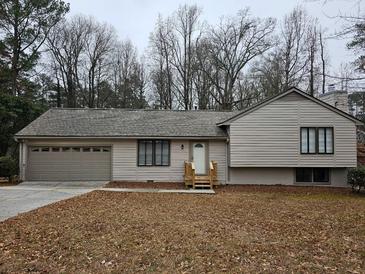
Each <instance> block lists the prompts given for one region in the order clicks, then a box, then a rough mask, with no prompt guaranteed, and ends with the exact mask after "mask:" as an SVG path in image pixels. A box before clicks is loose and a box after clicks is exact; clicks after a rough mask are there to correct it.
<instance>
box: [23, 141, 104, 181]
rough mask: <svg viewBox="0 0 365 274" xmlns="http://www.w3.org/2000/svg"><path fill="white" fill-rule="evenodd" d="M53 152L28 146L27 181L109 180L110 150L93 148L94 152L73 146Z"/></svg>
mask: <svg viewBox="0 0 365 274" xmlns="http://www.w3.org/2000/svg"><path fill="white" fill-rule="evenodd" d="M76 149H77V150H78V151H74V150H73V149H72V148H66V149H65V151H63V149H62V148H61V149H59V150H58V151H57V152H53V151H52V150H53V149H52V148H50V149H49V151H42V149H41V147H30V148H29V154H28V155H29V156H28V168H27V179H28V180H59V181H67V180H109V179H110V177H111V149H110V148H108V149H105V147H104V150H103V147H94V149H95V150H96V151H95V152H94V151H92V150H93V149H90V148H87V149H90V151H83V149H80V147H79V146H78V147H76ZM76 149H75V150H76Z"/></svg>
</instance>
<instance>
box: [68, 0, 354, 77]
mask: <svg viewBox="0 0 365 274" xmlns="http://www.w3.org/2000/svg"><path fill="white" fill-rule="evenodd" d="M70 2H71V3H70V4H71V15H74V14H80V13H81V14H86V15H92V16H94V17H95V18H96V19H97V20H99V21H102V22H107V23H109V24H111V25H113V26H114V27H115V29H116V30H117V32H118V35H119V37H120V38H121V39H125V38H129V39H130V40H132V42H133V43H134V44H135V45H136V46H137V47H138V50H139V52H140V53H143V52H144V50H145V48H146V47H147V46H148V40H149V34H150V32H151V31H152V30H153V28H154V24H155V22H156V19H157V16H158V14H159V13H160V14H162V15H163V16H168V15H170V14H171V13H172V12H173V11H175V10H176V9H177V8H178V7H179V5H181V4H184V3H188V4H197V5H198V6H199V7H201V8H202V9H203V14H202V19H203V20H205V21H207V22H208V23H210V24H215V23H217V22H218V21H219V18H220V17H221V16H222V15H234V14H235V13H236V12H237V11H238V10H239V9H242V8H245V7H249V8H250V10H251V13H252V15H254V16H258V17H269V16H271V17H275V18H278V19H279V20H280V19H281V18H282V17H283V15H284V14H287V13H288V12H290V11H291V10H292V9H293V8H294V7H295V6H297V5H302V6H303V7H305V8H306V9H307V11H308V13H309V14H310V15H311V16H315V17H318V19H319V20H320V22H321V24H322V25H323V26H325V27H326V28H328V31H329V33H334V32H335V31H336V30H339V29H340V27H341V25H342V23H340V22H339V20H338V19H331V18H330V17H333V16H336V15H338V14H339V13H340V12H341V13H342V14H344V13H347V14H354V13H356V11H357V9H358V4H357V3H358V2H359V0H327V1H326V2H327V3H326V4H323V2H324V0H321V1H320V0H318V1H316V0H307V1H305V0H214V1H213V0H195V1H187V0H185V1H184V0H73V1H70ZM346 42H347V41H346V40H334V39H331V40H328V41H327V43H328V47H329V52H330V64H331V65H332V69H333V70H334V71H337V70H339V68H340V65H341V63H347V62H350V61H352V60H353V58H354V57H353V54H352V53H351V52H349V51H348V50H347V49H346Z"/></svg>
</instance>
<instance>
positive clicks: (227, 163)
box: [225, 126, 230, 185]
mask: <svg viewBox="0 0 365 274" xmlns="http://www.w3.org/2000/svg"><path fill="white" fill-rule="evenodd" d="M229 129H230V128H229V126H228V127H227V129H226V131H227V135H228V137H227V140H226V183H225V184H226V185H228V184H229V177H230V176H229V163H230V159H229V155H230V154H229V142H230V135H229V134H230V132H229Z"/></svg>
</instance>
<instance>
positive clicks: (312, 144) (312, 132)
mask: <svg viewBox="0 0 365 274" xmlns="http://www.w3.org/2000/svg"><path fill="white" fill-rule="evenodd" d="M309 153H316V129H315V128H309Z"/></svg>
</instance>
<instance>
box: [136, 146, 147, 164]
mask: <svg viewBox="0 0 365 274" xmlns="http://www.w3.org/2000/svg"><path fill="white" fill-rule="evenodd" d="M145 153H146V143H145V142H144V141H140V142H138V165H140V166H144V165H146V158H145Z"/></svg>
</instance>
